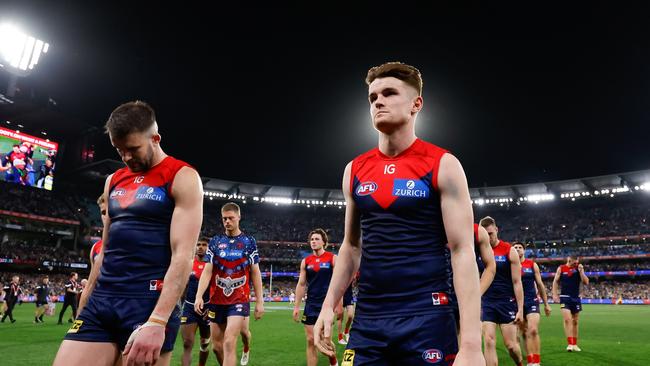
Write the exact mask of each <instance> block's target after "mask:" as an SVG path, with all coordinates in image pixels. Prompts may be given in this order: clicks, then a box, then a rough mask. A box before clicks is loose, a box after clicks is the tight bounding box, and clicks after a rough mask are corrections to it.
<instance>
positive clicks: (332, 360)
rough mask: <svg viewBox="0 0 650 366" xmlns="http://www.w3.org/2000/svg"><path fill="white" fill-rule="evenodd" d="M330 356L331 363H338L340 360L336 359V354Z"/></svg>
mask: <svg viewBox="0 0 650 366" xmlns="http://www.w3.org/2000/svg"><path fill="white" fill-rule="evenodd" d="M328 358H329V359H330V365H336V364H337V363H338V361H336V356H334V357H328Z"/></svg>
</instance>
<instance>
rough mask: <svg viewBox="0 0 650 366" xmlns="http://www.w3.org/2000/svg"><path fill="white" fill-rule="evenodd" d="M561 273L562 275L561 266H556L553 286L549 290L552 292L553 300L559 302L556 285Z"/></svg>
mask: <svg viewBox="0 0 650 366" xmlns="http://www.w3.org/2000/svg"><path fill="white" fill-rule="evenodd" d="M561 275H562V270H561V267H557V271H555V277H553V287H552V288H551V291H552V292H553V302H555V303H558V302H560V293H559V288H558V286H559V282H560V276H561Z"/></svg>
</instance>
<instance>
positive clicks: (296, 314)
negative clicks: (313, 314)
mask: <svg viewBox="0 0 650 366" xmlns="http://www.w3.org/2000/svg"><path fill="white" fill-rule="evenodd" d="M293 321H294V322H296V323H297V322H299V321H300V308H298V307H294V308H293Z"/></svg>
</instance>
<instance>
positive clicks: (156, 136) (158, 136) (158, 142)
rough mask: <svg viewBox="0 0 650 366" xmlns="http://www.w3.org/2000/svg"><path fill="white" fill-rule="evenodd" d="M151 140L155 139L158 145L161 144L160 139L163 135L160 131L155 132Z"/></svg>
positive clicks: (154, 141)
mask: <svg viewBox="0 0 650 366" xmlns="http://www.w3.org/2000/svg"><path fill="white" fill-rule="evenodd" d="M151 140H152V141H153V143H154V144H158V145H160V140H162V136H160V134H159V133H154V134H153V135H152V136H151Z"/></svg>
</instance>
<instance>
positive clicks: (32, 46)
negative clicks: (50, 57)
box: [0, 22, 50, 97]
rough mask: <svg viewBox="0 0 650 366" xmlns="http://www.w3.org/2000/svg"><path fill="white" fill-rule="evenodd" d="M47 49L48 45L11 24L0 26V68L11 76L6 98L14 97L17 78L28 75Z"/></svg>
mask: <svg viewBox="0 0 650 366" xmlns="http://www.w3.org/2000/svg"><path fill="white" fill-rule="evenodd" d="M49 48H50V45H49V43H45V42H44V41H42V40H40V39H36V38H34V37H32V36H30V35H28V34H26V33H24V32H22V31H21V30H20V29H19V28H18V27H16V26H15V25H13V24H11V23H8V22H6V23H2V24H0V67H2V68H4V69H6V70H7V71H8V72H9V73H10V75H11V77H10V79H9V85H8V86H7V96H8V97H13V96H14V94H15V92H16V83H17V81H18V77H24V76H27V75H29V73H30V72H31V71H32V70H33V69H34V66H36V64H38V60H39V59H40V58H41V55H42V54H44V53H47V51H48V50H49Z"/></svg>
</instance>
